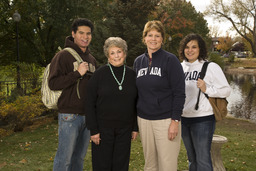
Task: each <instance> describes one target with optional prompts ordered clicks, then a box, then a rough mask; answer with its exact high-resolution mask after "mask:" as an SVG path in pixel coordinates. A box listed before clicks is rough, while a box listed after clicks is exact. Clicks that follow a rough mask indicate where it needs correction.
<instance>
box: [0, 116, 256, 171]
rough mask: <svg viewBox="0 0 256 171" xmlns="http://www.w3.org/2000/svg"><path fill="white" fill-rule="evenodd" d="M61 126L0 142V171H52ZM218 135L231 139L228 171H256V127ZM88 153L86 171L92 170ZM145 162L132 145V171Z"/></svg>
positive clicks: (239, 126) (234, 123)
mask: <svg viewBox="0 0 256 171" xmlns="http://www.w3.org/2000/svg"><path fill="white" fill-rule="evenodd" d="M57 132H58V124H57V121H56V120H53V119H51V120H50V121H47V122H46V123H44V124H43V125H41V126H39V127H37V128H33V129H31V128H30V129H25V130H24V131H23V132H18V133H14V134H12V135H10V136H7V137H2V138H0V170H4V171H16V170H17V171H50V170H52V166H53V159H54V156H55V153H56V149H57V145H58V137H57ZM215 134H219V135H223V136H225V137H227V138H228V142H227V143H225V144H224V145H223V146H222V151H221V153H222V159H223V163H224V166H225V167H226V170H227V171H254V170H255V168H256V162H255V156H256V149H255V148H256V124H254V123H250V122H248V121H243V120H238V119H232V118H228V119H225V120H224V121H221V122H218V123H217V128H216V131H215ZM90 158H91V149H90V148H89V149H88V152H87V155H86V158H85V162H84V166H85V168H84V170H86V171H90V170H92V169H91V159H90ZM143 165H144V158H143V152H142V146H141V142H140V140H139V138H138V139H137V140H135V141H133V142H132V149H131V160H130V170H131V171H142V170H143ZM178 165H179V170H186V169H187V159H186V150H185V148H184V145H183V143H182V145H181V151H180V155H179V163H178Z"/></svg>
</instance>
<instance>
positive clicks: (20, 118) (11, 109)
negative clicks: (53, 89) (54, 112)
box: [0, 92, 46, 131]
mask: <svg viewBox="0 0 256 171" xmlns="http://www.w3.org/2000/svg"><path fill="white" fill-rule="evenodd" d="M45 110H46V109H45V107H44V105H43V103H42V101H41V95H40V92H38V93H36V94H33V95H30V96H19V97H18V98H17V99H16V100H15V101H14V102H11V103H8V102H6V101H3V102H2V103H1V105H0V119H1V121H2V123H5V124H6V125H8V126H9V129H10V128H11V129H13V131H22V130H23V128H24V126H25V125H29V124H32V123H33V122H32V120H33V119H34V118H35V117H38V116H40V115H41V114H42V112H44V111H45Z"/></svg>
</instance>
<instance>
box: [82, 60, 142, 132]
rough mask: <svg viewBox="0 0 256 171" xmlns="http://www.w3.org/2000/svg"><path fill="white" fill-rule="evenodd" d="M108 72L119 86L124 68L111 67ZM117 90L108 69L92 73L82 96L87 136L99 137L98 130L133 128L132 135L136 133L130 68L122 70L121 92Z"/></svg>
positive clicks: (133, 90)
mask: <svg viewBox="0 0 256 171" xmlns="http://www.w3.org/2000/svg"><path fill="white" fill-rule="evenodd" d="M111 66H112V65H111ZM112 69H113V72H114V73H115V76H116V77H117V79H118V81H119V82H121V80H122V76H123V69H124V66H121V67H114V66H112ZM118 87H119V85H118V84H117V82H116V80H115V79H114V77H113V75H112V74H111V71H110V68H109V66H108V65H104V66H102V67H100V68H99V69H98V70H96V71H95V73H94V74H93V76H92V78H91V79H90V81H89V83H88V87H87V96H86V123H87V128H88V129H89V130H90V131H91V135H95V134H97V133H99V129H100V128H126V127H133V131H138V125H137V114H136V100H137V88H136V75H135V72H134V71H133V70H132V69H131V68H129V67H127V66H126V72H125V77H124V82H123V84H122V87H123V89H122V90H121V91H120V90H119V88H118Z"/></svg>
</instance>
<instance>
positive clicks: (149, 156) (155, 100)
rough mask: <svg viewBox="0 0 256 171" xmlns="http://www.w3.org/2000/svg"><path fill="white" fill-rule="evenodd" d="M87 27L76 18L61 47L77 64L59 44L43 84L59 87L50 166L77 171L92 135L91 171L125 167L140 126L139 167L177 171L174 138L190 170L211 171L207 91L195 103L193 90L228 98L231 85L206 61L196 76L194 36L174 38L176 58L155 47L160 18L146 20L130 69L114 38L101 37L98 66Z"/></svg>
mask: <svg viewBox="0 0 256 171" xmlns="http://www.w3.org/2000/svg"><path fill="white" fill-rule="evenodd" d="M93 29H94V27H93V24H92V22H91V21H90V20H88V19H85V18H79V19H76V20H74V22H73V24H72V36H69V37H67V38H66V41H65V47H71V48H73V49H74V50H75V51H76V52H77V53H78V54H79V55H80V56H81V58H82V59H83V61H84V62H82V63H80V64H78V63H77V61H76V60H75V59H74V58H73V57H72V55H71V54H69V52H68V51H65V50H62V51H60V52H58V53H57V54H56V55H55V57H54V58H53V59H52V61H51V66H50V75H49V80H48V81H49V87H50V88H51V89H52V90H63V91H62V94H61V96H60V98H59V100H58V112H59V114H58V122H59V129H58V136H59V143H58V149H57V153H56V156H55V159H54V166H53V170H54V171H82V170H83V162H84V157H85V155H86V152H87V148H88V145H89V142H90V140H91V148H92V167H93V170H94V171H128V169H129V159H130V149H131V140H134V139H136V137H137V135H138V133H139V134H140V139H141V142H142V147H143V153H144V158H145V166H144V170H145V171H177V163H178V155H179V151H180V144H181V138H182V139H183V142H184V144H185V147H186V150H187V156H188V160H189V170H190V171H205V170H207V171H212V170H213V167H212V163H211V155H210V148H211V141H212V137H213V133H214V130H215V122H216V121H215V118H214V114H213V109H212V107H211V105H210V103H209V101H208V99H207V98H206V96H203V95H202V96H200V99H199V102H200V103H199V108H198V109H197V110H196V109H195V105H196V101H197V95H198V92H199V89H200V90H201V93H202V94H203V93H204V94H207V95H208V96H209V97H227V96H229V94H230V86H229V84H228V82H227V80H226V78H225V75H224V73H223V72H222V70H221V68H220V67H219V66H218V65H217V64H216V63H213V62H211V63H210V64H209V67H208V70H207V73H206V75H205V78H204V80H201V79H199V75H200V71H201V68H202V65H203V63H204V62H205V61H206V58H207V48H206V45H205V42H204V40H203V39H202V38H201V36H200V35H198V34H189V35H187V36H186V37H185V38H184V39H183V40H182V41H181V43H180V49H179V57H180V59H181V60H182V61H183V62H182V63H180V61H179V59H178V58H177V57H176V56H175V55H174V54H172V53H169V52H167V51H165V50H163V49H162V45H163V43H164V38H165V31H164V26H163V24H162V23H161V22H160V21H156V20H153V21H149V22H147V23H146V25H145V27H144V30H143V36H142V40H143V43H144V44H145V45H146V51H145V53H143V54H142V55H140V56H138V57H137V58H136V59H135V61H134V65H133V68H130V67H128V66H127V65H126V63H125V61H126V58H127V55H128V47H127V43H126V41H125V40H123V39H122V38H120V37H109V38H108V39H107V40H106V41H105V44H104V46H103V51H104V54H105V56H106V57H107V59H108V62H107V64H105V65H103V66H101V67H99V68H98V67H97V62H96V60H95V58H94V57H93V56H92V55H91V53H90V51H89V49H88V46H89V44H90V42H91V40H92V32H93ZM96 68H98V69H96ZM78 80H79V84H77V82H78ZM77 91H79V93H80V96H78V94H77Z"/></svg>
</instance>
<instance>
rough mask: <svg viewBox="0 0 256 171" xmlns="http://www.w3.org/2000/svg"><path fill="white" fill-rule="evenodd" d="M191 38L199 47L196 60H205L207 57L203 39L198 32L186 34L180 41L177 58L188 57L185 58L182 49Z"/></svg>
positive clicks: (183, 58)
mask: <svg viewBox="0 0 256 171" xmlns="http://www.w3.org/2000/svg"><path fill="white" fill-rule="evenodd" d="M191 40H196V41H197V43H198V47H199V56H198V60H199V61H200V60H205V59H206V58H207V48H206V44H205V41H204V40H203V38H202V37H201V36H200V35H199V34H195V33H191V34H188V35H187V36H185V37H184V38H183V39H182V40H181V41H180V48H179V58H180V59H181V60H186V61H188V59H187V58H186V56H185V54H184V49H185V48H186V46H187V44H188V42H190V41H191Z"/></svg>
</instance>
